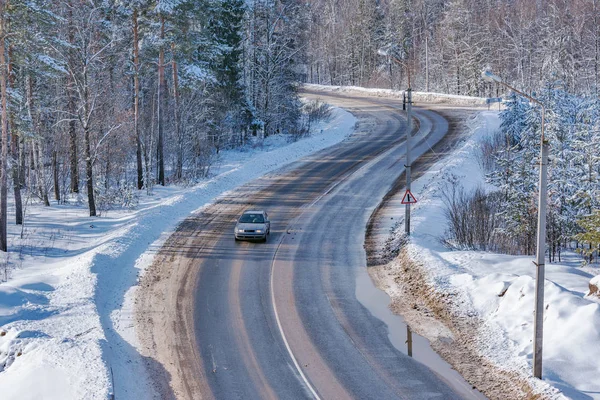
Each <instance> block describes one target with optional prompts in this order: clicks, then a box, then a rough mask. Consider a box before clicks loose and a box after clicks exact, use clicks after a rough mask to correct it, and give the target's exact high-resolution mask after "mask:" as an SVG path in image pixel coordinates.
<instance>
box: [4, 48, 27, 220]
mask: <svg viewBox="0 0 600 400" xmlns="http://www.w3.org/2000/svg"><path fill="white" fill-rule="evenodd" d="M7 68H8V83H9V85H10V87H11V88H14V87H15V80H14V74H12V73H11V71H12V46H11V47H9V49H8V66H7ZM8 123H9V132H10V154H11V158H12V178H13V193H14V195H15V224H16V225H23V199H22V196H21V184H20V180H21V179H20V174H21V171H19V167H20V164H19V136H18V135H17V129H16V125H15V119H14V114H13V113H10V116H9V120H8Z"/></svg>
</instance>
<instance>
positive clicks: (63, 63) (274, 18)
mask: <svg viewBox="0 0 600 400" xmlns="http://www.w3.org/2000/svg"><path fill="white" fill-rule="evenodd" d="M599 2H600V0H574V1H566V0H565V1H562V0H549V1H527V0H482V1H477V0H453V1H444V0H414V1H411V0H308V1H298V0H247V1H243V0H129V1H127V0H0V92H1V93H0V95H1V100H2V103H1V115H0V118H1V137H0V141H1V144H2V148H1V152H2V154H1V156H2V159H1V165H0V169H1V181H0V250H2V251H6V250H7V241H6V226H7V225H6V224H7V223H16V224H22V223H23V211H22V210H23V204H26V203H27V202H41V203H43V204H45V205H47V206H51V204H53V202H54V203H57V202H58V203H60V202H77V201H81V202H82V203H85V204H86V206H87V207H88V209H89V214H90V216H96V215H99V214H100V212H101V210H102V209H103V208H105V207H108V206H110V205H111V204H113V203H116V204H119V205H120V206H130V205H131V206H132V205H134V204H135V197H136V193H137V192H138V191H140V190H147V191H149V190H151V188H152V186H153V185H167V184H171V183H173V184H190V183H193V182H196V181H197V180H199V179H201V178H203V177H206V176H207V175H209V174H210V167H211V164H212V163H213V162H214V160H215V158H216V157H218V153H219V151H220V150H222V149H227V148H232V147H237V146H243V145H245V144H246V143H247V142H248V141H249V140H250V141H251V140H260V139H261V138H264V137H267V136H269V135H273V134H283V135H289V136H290V137H291V138H296V137H299V136H301V135H303V134H306V132H307V120H310V118H308V119H307V118H305V117H303V113H306V112H307V110H306V105H304V104H303V103H302V102H301V101H300V97H299V88H300V84H302V83H318V84H328V85H356V86H365V87H382V88H392V89H405V88H406V86H407V84H408V72H410V74H411V75H412V80H411V85H412V88H413V89H414V90H417V91H428V92H429V91H431V92H441V93H449V94H462V95H472V96H500V95H508V94H509V93H508V92H507V91H505V90H504V89H502V88H501V87H499V86H498V85H491V84H489V83H485V82H484V81H483V80H482V79H481V75H480V74H481V69H482V68H484V67H489V68H491V69H492V70H493V71H494V73H496V74H498V75H500V76H502V77H503V78H504V79H505V80H506V81H507V82H509V83H510V84H511V85H514V86H515V87H518V88H520V89H521V90H523V91H526V92H528V93H532V94H534V95H535V92H536V91H537V92H540V93H542V92H543V91H544V90H545V92H543V96H550V92H548V90H551V89H550V88H560V90H561V91H562V92H563V93H564V95H563V97H561V99H560V100H556V101H554V100H552V99H550V97H548V102H549V104H548V108H549V109H550V111H551V112H552V107H558V106H561V107H563V105H564V104H563V101H567V100H568V101H572V102H580V100H576V99H585V104H591V105H586V107H587V108H586V109H589V108H590V107H591V108H594V107H596V108H594V109H595V110H597V103H598V86H599V85H598V83H599V79H600V71H599V64H600V10H599V9H600V5H599V4H598V3H599ZM386 46H387V47H391V48H393V49H394V51H395V54H396V55H397V57H398V58H399V59H400V60H401V62H402V65H398V64H396V63H391V62H390V61H389V60H388V59H386V57H382V56H381V55H378V52H377V50H378V49H380V48H382V47H386ZM581 101H584V100H581ZM510 104H513V106H511V107H517V106H519V105H520V106H519V107H527V105H523V104H521V103H520V102H518V101H514V102H513V103H510ZM594 104H595V105H594ZM507 115H508V114H507ZM511 115H512V114H511ZM533 115H536V113H535V112H534V111H532V112H530V113H529V114H527V118H530V119H531V118H534V117H533ZM555 115H557V116H558V115H561V114H560V113H559V111H558V109H556V110H555ZM514 118H515V117H514V116H512V117H511V118H510V119H507V121H514ZM523 118H525V116H523ZM557 118H558V117H557ZM581 118H583V117H581ZM586 118H588V119H586V120H585V123H583V122H582V123H580V124H579V125H578V127H577V128H576V127H573V128H568V127H569V126H570V125H569V122H568V120H563V119H561V120H560V121H562V122H561V124H562V125H561V124H558V122H557V125H556V126H557V128H556V131H557V134H556V135H554V136H553V138H555V137H556V140H557V141H558V142H557V143H558V144H561V145H564V146H566V147H563V148H562V149H563V150H564V149H568V150H569V151H573V152H575V153H577V157H575V155H572V154H568V155H565V158H564V159H565V160H566V161H565V162H567V161H571V160H575V159H577V160H584V161H581V163H582V164H581V165H580V169H582V171H583V170H584V169H585V168H588V169H589V171H588V175H586V176H587V178H586V179H588V180H589V182H590V183H589V187H590V188H591V189H590V191H588V192H587V196H588V197H589V198H592V199H593V201H592V200H589V201H588V202H587V203H585V202H584V203H585V204H587V205H586V206H585V207H587V208H585V207H583V208H581V210H579V209H578V211H577V212H573V213H570V214H569V213H567V214H560V213H559V214H557V218H558V216H560V218H563V219H565V220H566V219H568V218H571V217H573V216H578V215H584V214H585V213H584V211H585V210H588V211H589V213H592V211H593V209H596V208H597V206H598V204H597V203H598V202H597V201H596V200H597V197H594V196H597V193H598V163H597V158H594V157H595V156H594V157H591V158H589V157H588V158H587V159H585V157H586V154H587V153H586V154H584V153H585V152H586V151H587V152H589V151H590V149H589V148H586V147H585V146H581V145H580V141H581V140H583V139H581V138H580V137H583V136H584V135H585V134H588V135H592V136H590V137H589V138H588V140H593V141H595V142H593V143H595V146H596V147H591V148H593V149H596V148H597V143H598V135H597V133H596V134H595V136H594V134H592V133H590V132H592V131H595V132H597V131H598V130H600V128H599V127H598V124H599V119H598V113H597V112H593V113H592V112H590V113H588V114H586ZM557 121H558V119H557ZM511 123H513V122H506V126H508V125H510V124H511ZM565 126H566V127H567V128H565V129H566V131H565V130H564V129H563V128H564V127H565ZM558 127H560V128H558ZM531 129H533V128H531ZM586 129H587V130H586ZM586 132H587V133H586ZM531 134H532V135H534V134H535V132H534V131H532V132H531ZM561 135H568V136H569V140H568V141H566V140H565V141H564V142H559V141H560V140H561V139H560V138H559V136H561ZM572 135H579V136H572ZM582 135H583V136H582ZM526 136H527V135H526V134H523V135H522V136H518V137H513V139H514V140H520V141H519V146H521V145H523V146H524V145H525V144H526V143H525V142H524V141H522V140H521V138H522V137H526ZM553 140H554V139H553ZM533 142H535V141H534V140H533V141H532V143H533ZM567 142H568V143H567ZM513 144H514V145H516V143H513ZM532 146H533V144H532ZM578 146H579V147H578ZM519 148H522V147H519ZM565 151H566V150H565ZM580 152H583V153H580ZM575 153H573V154H575ZM595 154H598V153H597V152H596V153H595ZM513 156H514V154H513ZM498 157H500V156H498ZM573 157H574V158H573ZM523 160H525V159H523ZM585 160H587V161H585ZM524 162H525V161H524ZM578 162H579V161H578ZM499 163H501V162H500V161H499ZM586 163H587V164H586ZM578 165H579V164H578ZM590 171H591V172H590ZM582 174H583V172H582ZM581 176H583V175H581ZM516 178H517V177H515V179H516ZM561 179H562V180H561V182H563V183H561V184H562V185H569V183H568V182H569V181H567V180H566V179H567V178H566V177H565V178H564V179H563V178H561ZM569 179H571V178H569ZM578 179H583V178H581V177H579V178H578ZM528 190H530V192H531V193H533V192H534V191H535V187H530V188H529V189H528ZM9 192H10V195H11V196H12V199H11V204H14V210H15V213H14V220H12V219H11V221H8V214H7V209H8V196H9ZM582 204H583V203H582ZM590 207H591V208H590ZM549 220H550V219H549ZM561 220H562V219H561ZM565 229H567V228H565ZM576 231H577V232H578V233H581V230H577V229H576V230H573V231H572V232H571V230H568V232H569V234H571V233H572V234H577V232H576ZM564 232H567V230H565V231H564ZM565 235H566V233H565V234H563V233H561V234H560V235H559V236H560V237H561V239H560V240H562V243H564V242H565V241H566V239H565V238H566V236H565ZM513 239H514V238H513ZM514 240H517V239H514ZM560 240H557V242H560ZM524 251H526V250H524Z"/></svg>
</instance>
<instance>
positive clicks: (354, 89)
mask: <svg viewBox="0 0 600 400" xmlns="http://www.w3.org/2000/svg"><path fill="white" fill-rule="evenodd" d="M303 87H304V88H306V89H315V90H318V91H329V92H341V93H355V94H363V95H365V94H366V95H370V96H374V97H387V98H389V97H397V98H402V97H403V96H404V94H405V91H404V90H391V89H375V88H363V87H359V86H328V85H315V84H305V85H303ZM412 100H413V103H414V104H415V105H417V106H418V105H419V103H428V104H439V103H443V104H452V105H456V106H482V105H486V100H487V99H486V98H485V97H473V96H461V95H456V94H443V93H431V92H415V91H413V92H412Z"/></svg>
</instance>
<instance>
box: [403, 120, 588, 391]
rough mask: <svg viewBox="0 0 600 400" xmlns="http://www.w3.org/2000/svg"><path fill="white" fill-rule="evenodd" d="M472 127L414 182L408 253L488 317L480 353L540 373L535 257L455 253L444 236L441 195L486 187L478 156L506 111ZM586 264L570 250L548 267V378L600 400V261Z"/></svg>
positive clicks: (467, 307) (467, 308)
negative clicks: (452, 187)
mask: <svg viewBox="0 0 600 400" xmlns="http://www.w3.org/2000/svg"><path fill="white" fill-rule="evenodd" d="M470 125H471V128H472V131H473V134H472V135H471V136H470V138H469V139H468V140H467V141H466V142H465V143H464V144H463V145H462V146H461V147H460V148H459V149H458V150H457V151H456V152H455V153H454V154H453V155H452V156H450V157H448V158H446V159H444V160H442V161H439V162H438V163H437V164H435V165H434V167H433V168H431V169H430V170H429V171H428V172H427V173H425V175H424V176H422V177H421V178H419V179H418V180H417V181H415V182H413V184H412V193H413V194H414V195H415V196H416V198H417V199H418V200H419V202H418V203H417V204H416V206H414V207H413V208H412V218H411V219H412V231H413V236H412V239H411V240H410V242H409V244H408V248H407V250H408V252H409V254H410V256H411V257H412V258H413V259H414V260H418V262H419V263H420V264H421V265H424V266H425V269H426V271H427V273H428V275H429V279H430V283H431V284H432V285H434V286H435V287H436V288H437V290H439V291H440V292H443V293H448V294H452V295H453V296H455V298H456V299H457V301H456V302H455V303H456V304H460V310H459V312H460V314H461V315H464V316H467V315H468V316H477V317H479V318H481V319H483V326H482V327H481V329H480V331H479V332H477V333H476V335H477V337H476V340H477V344H478V348H479V351H480V352H481V353H482V354H484V355H485V356H486V357H488V358H489V359H490V360H492V361H493V362H495V363H496V364H497V365H499V366H501V367H503V368H507V369H510V370H513V371H518V372H519V373H521V374H522V375H523V376H527V375H531V373H532V371H531V370H532V338H533V304H534V294H535V291H534V289H535V266H534V264H533V262H532V261H533V257H517V256H507V255H499V254H493V253H488V252H478V251H452V250H450V249H448V248H446V247H444V246H443V245H442V244H441V241H440V238H441V237H442V236H443V234H444V231H445V229H446V226H447V223H446V219H445V217H444V205H443V201H442V197H441V194H442V193H443V191H444V190H445V188H446V187H447V186H446V185H447V183H448V181H449V180H451V179H456V178H458V181H459V182H461V183H462V185H463V186H464V187H465V189H467V190H469V189H471V188H474V187H476V186H477V185H482V186H485V183H484V176H483V172H482V171H481V169H480V167H479V164H478V162H477V157H476V153H477V150H478V147H479V143H480V140H481V139H482V138H483V137H485V136H486V135H489V134H490V133H492V132H493V131H494V130H496V129H497V128H498V126H499V118H498V114H497V113H496V112H489V111H488V112H482V113H480V114H479V115H478V116H477V118H476V119H475V120H473V121H471V123H470ZM402 212H403V211H402ZM581 261H582V260H581V257H580V256H578V255H576V254H566V255H563V258H562V262H561V263H560V264H546V283H545V285H544V287H545V305H546V307H545V308H546V310H545V315H544V347H543V349H544V353H543V360H544V363H543V379H544V381H545V382H546V383H548V384H550V385H552V386H554V387H555V388H558V389H560V391H561V392H562V394H564V395H566V396H567V397H570V398H573V399H581V400H584V399H600V301H599V298H598V297H594V296H587V294H588V292H589V289H588V285H589V283H590V280H591V279H592V278H594V276H597V275H599V274H600V266H599V265H596V266H588V267H581ZM598 279H600V278H596V281H598ZM531 382H532V384H533V386H536V383H535V381H531ZM537 386H538V387H539V385H537ZM558 397H560V395H559V396H558Z"/></svg>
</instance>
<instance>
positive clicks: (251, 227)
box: [236, 222, 267, 230]
mask: <svg viewBox="0 0 600 400" xmlns="http://www.w3.org/2000/svg"><path fill="white" fill-rule="evenodd" d="M266 226H267V225H266V224H264V223H262V224H248V223H239V222H238V224H237V225H236V227H237V229H244V230H256V229H265V228H266Z"/></svg>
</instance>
